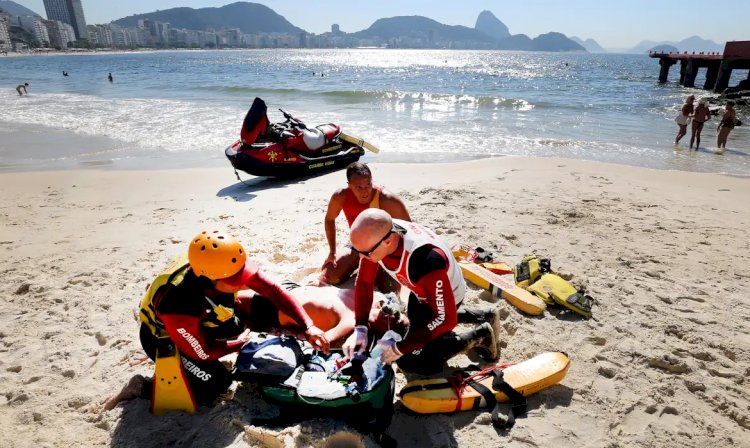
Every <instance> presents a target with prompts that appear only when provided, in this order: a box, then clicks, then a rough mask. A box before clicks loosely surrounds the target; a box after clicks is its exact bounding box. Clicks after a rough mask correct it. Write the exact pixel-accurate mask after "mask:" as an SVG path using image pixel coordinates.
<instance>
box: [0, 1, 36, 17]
mask: <svg viewBox="0 0 750 448" xmlns="http://www.w3.org/2000/svg"><path fill="white" fill-rule="evenodd" d="M0 10H3V11H5V12H7V13H8V14H10V15H12V16H34V17H41V16H40V15H39V14H37V13H35V12H34V11H32V10H30V9H29V8H27V7H25V6H22V5H19V4H18V3H16V2H12V1H10V0H0Z"/></svg>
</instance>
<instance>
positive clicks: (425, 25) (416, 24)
mask: <svg viewBox="0 0 750 448" xmlns="http://www.w3.org/2000/svg"><path fill="white" fill-rule="evenodd" d="M429 35H432V36H433V37H434V40H452V41H459V40H464V41H476V42H494V39H493V38H492V37H491V36H488V35H487V34H485V33H482V32H480V31H477V30H475V29H473V28H469V27H465V26H460V25H455V26H452V25H443V24H442V23H440V22H436V21H435V20H432V19H428V18H427V17H422V16H398V17H390V18H387V19H378V20H376V21H375V23H373V24H372V25H370V27H369V28H367V29H366V30H362V31H359V32H356V33H352V34H351V36H352V37H356V38H359V39H375V38H380V39H385V40H388V39H395V38H399V37H410V38H414V39H419V38H422V39H424V38H427V37H428V36H429Z"/></svg>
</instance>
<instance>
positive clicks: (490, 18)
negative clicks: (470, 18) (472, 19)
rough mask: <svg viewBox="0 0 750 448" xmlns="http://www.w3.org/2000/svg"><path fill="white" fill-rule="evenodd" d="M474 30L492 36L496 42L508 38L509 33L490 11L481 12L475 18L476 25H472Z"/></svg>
mask: <svg viewBox="0 0 750 448" xmlns="http://www.w3.org/2000/svg"><path fill="white" fill-rule="evenodd" d="M474 29H475V30H477V31H481V32H483V33H484V34H487V35H488V36H492V37H494V38H495V39H497V40H500V39H505V38H507V37H510V31H509V30H508V27H507V26H505V24H504V23H503V22H501V21H500V20H499V19H498V18H497V17H495V15H494V14H492V13H491V12H490V11H482V12H481V13H479V17H477V23H476V25H474Z"/></svg>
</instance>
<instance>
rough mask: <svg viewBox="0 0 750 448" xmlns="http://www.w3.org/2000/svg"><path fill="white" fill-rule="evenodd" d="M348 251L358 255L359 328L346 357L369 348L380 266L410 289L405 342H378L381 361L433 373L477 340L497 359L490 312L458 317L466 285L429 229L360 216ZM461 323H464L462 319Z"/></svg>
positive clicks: (377, 214)
mask: <svg viewBox="0 0 750 448" xmlns="http://www.w3.org/2000/svg"><path fill="white" fill-rule="evenodd" d="M351 243H352V249H353V250H354V251H356V252H357V253H359V255H360V263H359V272H358V274H357V279H356V282H355V286H354V311H355V316H356V323H357V326H356V327H355V331H354V333H353V334H352V335H351V336H350V337H349V338H348V339H347V341H346V342H345V343H344V345H343V349H344V352H345V354H347V355H348V356H352V355H353V354H354V352H355V351H360V352H361V351H364V350H366V349H367V345H368V342H369V341H368V326H367V325H368V315H369V310H370V307H371V304H372V298H373V287H374V282H375V275H376V273H377V270H378V266H380V267H382V268H383V270H384V271H385V272H387V273H388V274H390V275H391V276H392V277H393V278H395V279H396V281H398V282H399V283H400V284H401V285H403V286H405V287H406V288H408V289H409V290H410V291H411V294H410V296H409V304H408V309H407V316H408V318H409V322H410V326H409V332H408V334H407V336H406V338H404V340H402V341H399V342H396V341H392V340H381V341H379V342H378V344H380V345H382V346H383V352H382V355H381V358H382V360H383V362H385V363H392V362H395V361H396V360H398V365H399V367H401V369H403V370H406V371H412V372H418V373H432V372H434V371H437V370H440V369H441V368H442V365H443V364H444V363H445V361H447V360H448V359H449V358H451V357H452V356H454V355H456V354H458V353H459V352H461V351H464V350H466V349H467V348H468V347H470V346H471V345H472V343H475V342H477V341H480V340H485V341H486V340H489V341H488V345H489V347H488V349H489V351H490V356H491V357H492V358H496V357H497V345H496V339H495V338H496V334H495V333H496V330H495V329H493V325H492V324H490V323H489V322H488V321H489V320H491V319H493V320H494V321H495V322H494V324H495V327H497V324H498V323H497V319H496V318H495V317H496V314H495V313H494V311H492V310H491V311H473V310H472V311H470V310H466V311H467V312H464V313H459V311H458V310H459V307H460V305H461V302H462V301H463V298H464V293H465V291H466V284H465V282H464V278H463V275H462V274H461V269H460V268H459V266H458V263H456V260H455V259H454V258H453V256H452V253H451V250H450V247H449V246H448V245H447V244H446V243H445V242H444V241H443V240H442V239H441V238H439V237H438V236H437V235H436V234H435V233H434V232H433V231H432V230H430V229H429V228H427V227H425V226H422V225H419V224H415V223H412V222H407V221H402V220H398V219H393V218H391V216H390V215H389V214H388V213H387V212H385V211H383V210H378V209H368V210H365V211H363V212H362V213H360V214H359V216H358V217H357V219H356V220H355V221H354V223H353V224H352V231H351ZM459 314H462V315H463V317H465V318H466V319H465V321H475V322H476V321H480V322H481V321H484V322H485V323H483V324H482V325H480V326H478V327H477V328H476V329H474V330H471V331H469V332H466V333H462V334H457V333H455V332H453V329H454V328H455V326H456V324H457V323H458V322H459ZM461 321H464V319H461Z"/></svg>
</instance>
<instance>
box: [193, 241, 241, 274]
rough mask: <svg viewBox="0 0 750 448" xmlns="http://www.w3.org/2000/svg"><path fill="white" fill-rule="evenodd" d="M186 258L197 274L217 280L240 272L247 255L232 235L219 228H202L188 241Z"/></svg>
mask: <svg viewBox="0 0 750 448" xmlns="http://www.w3.org/2000/svg"><path fill="white" fill-rule="evenodd" d="M188 260H189V261H190V266H191V267H192V268H193V271H194V272H195V273H196V274H197V275H202V276H204V277H208V278H210V279H211V280H219V279H222V278H227V277H231V276H233V275H234V274H236V273H238V272H240V270H241V269H242V268H243V267H244V266H245V261H246V260H247V255H245V250H244V249H243V248H242V245H241V244H240V243H239V242H238V241H237V240H236V239H234V238H233V237H232V236H230V235H227V234H226V233H224V232H222V231H220V230H212V231H207V230H204V231H203V232H201V233H199V234H198V235H197V236H196V237H195V238H193V240H192V241H191V242H190V249H188Z"/></svg>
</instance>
